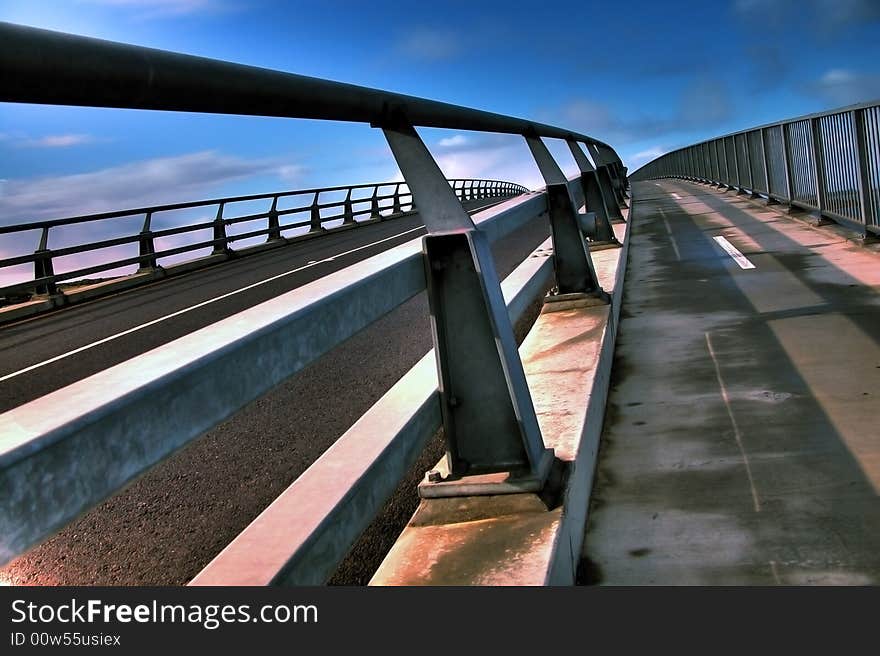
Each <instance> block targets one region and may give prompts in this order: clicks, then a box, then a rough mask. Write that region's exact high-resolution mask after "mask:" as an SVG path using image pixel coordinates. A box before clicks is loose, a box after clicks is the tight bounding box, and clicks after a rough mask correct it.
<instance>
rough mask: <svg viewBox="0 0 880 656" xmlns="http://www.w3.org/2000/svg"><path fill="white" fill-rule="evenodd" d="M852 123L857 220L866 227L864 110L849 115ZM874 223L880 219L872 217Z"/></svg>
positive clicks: (866, 163) (867, 180)
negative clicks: (857, 205)
mask: <svg viewBox="0 0 880 656" xmlns="http://www.w3.org/2000/svg"><path fill="white" fill-rule="evenodd" d="M849 116H850V120H851V121H852V127H853V130H852V136H853V154H854V156H855V158H856V161H855V168H856V191H857V193H858V197H859V210H860V211H859V218H860V219H861V221H862V223H863V224H864V225H865V227H866V234H867V226H868V225H870V224H871V217H870V212H869V208H868V193H869V192H870V189H871V186H870V185H871V182H870V178H869V177H868V148H867V142H866V140H865V124H864V118H865V110H863V109H855V110H853V111H851V112H850V113H849ZM874 219H875V222H877V223H880V217H874Z"/></svg>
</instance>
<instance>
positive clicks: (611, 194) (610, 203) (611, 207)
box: [584, 143, 623, 221]
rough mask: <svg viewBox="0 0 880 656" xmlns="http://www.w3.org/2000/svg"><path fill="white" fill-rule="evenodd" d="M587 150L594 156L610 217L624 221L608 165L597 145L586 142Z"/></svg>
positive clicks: (597, 174)
mask: <svg viewBox="0 0 880 656" xmlns="http://www.w3.org/2000/svg"><path fill="white" fill-rule="evenodd" d="M584 145H585V146H586V148H587V152H589V153H590V155H591V156H592V158H593V162H594V163H595V164H596V167H595V171H596V177H597V178H598V180H599V188H600V189H601V190H602V198H603V199H604V201H605V209H607V210H608V218H609V219H611V220H615V219H617V220H620V221H623V212H621V211H620V208H621V205H620V201H619V200H618V196H617V193H616V192H615V191H614V183H613V182H612V181H611V175H610V174H609V173H608V167H606V166H605V165H604V164H602V158H601V157H600V156H599V154H598V151H597V150H596V147H595V146H593V145H592V144H589V143H585V144H584Z"/></svg>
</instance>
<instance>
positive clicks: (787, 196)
mask: <svg viewBox="0 0 880 656" xmlns="http://www.w3.org/2000/svg"><path fill="white" fill-rule="evenodd" d="M631 177H632V179H634V180H647V179H652V178H665V177H677V178H686V179H693V180H699V181H702V182H709V183H714V184H717V185H721V186H724V187H728V188H730V189H736V190H737V191H739V192H741V193H751V194H753V195H755V196H763V197H766V198H767V199H768V200H769V201H770V202H779V203H785V204H787V205H790V206H792V207H795V208H801V209H804V210H807V211H811V212H815V213H816V214H818V215H820V216H823V217H827V218H829V219H832V220H834V221H836V222H838V223H841V224H843V225H845V226H847V227H848V228H851V229H853V230H855V231H856V232H859V233H860V234H862V235H866V234H867V233H874V234H880V103H878V102H871V103H865V104H861V105H854V106H850V107H844V108H841V109H836V110H833V111H829V112H823V113H821V114H812V115H810V116H802V117H799V118H793V119H789V120H786V121H781V122H779V123H772V124H769V125H763V126H761V127H756V128H752V129H749V130H743V131H741V132H736V133H734V134H729V135H726V136H723V137H718V138H715V139H710V140H708V141H704V142H702V143H698V144H695V145H693V146H688V147H686V148H680V149H678V150H675V151H673V152H670V153H667V154H665V155H662V156H661V157H658V158H657V159H655V160H653V161H651V162H648V163H647V164H645V165H644V166H643V167H641V168H640V169H639V170H638V171H636V172H635V173H633V174H632V176H631Z"/></svg>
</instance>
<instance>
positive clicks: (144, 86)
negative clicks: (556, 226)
mask: <svg viewBox="0 0 880 656" xmlns="http://www.w3.org/2000/svg"><path fill="white" fill-rule="evenodd" d="M0 79H3V80H4V83H3V85H2V87H0V101H2V102H25V103H38V104H45V105H79V106H87V107H120V108H129V109H155V110H167V111H179V112H205V113H212V114H239V115H246V116H276V117H285V118H310V119H323V120H331V121H353V122H359V123H370V124H376V125H379V124H383V123H385V122H387V121H388V120H389V118H390V117H391V116H393V114H394V113H396V112H403V113H405V114H406V117H407V120H409V121H410V122H411V123H412V124H413V125H417V126H423V127H433V128H445V129H451V130H474V131H480V132H499V133H507V134H526V133H531V134H536V135H538V136H542V137H551V138H556V139H572V138H573V139H576V140H578V141H586V142H589V143H595V144H597V145H600V146H606V147H607V144H604V143H603V142H601V141H598V140H596V139H594V138H593V137H589V136H587V135H584V134H579V133H576V132H572V131H571V130H565V129H562V128H558V127H554V126H551V125H545V124H543V123H536V122H534V121H528V120H525V119H521V118H514V117H512V116H504V115H502V114H495V113H492V112H487V111H483V110H477V109H470V108H467V107H460V106H457V105H451V104H449V103H443V102H439V101H436V100H427V99H424V98H417V97H415V96H407V95H404V94H400V93H393V92H390V91H380V90H378V89H370V88H367V87H361V86H356V85H353V84H344V83H341V82H332V81H329V80H322V79H318V78H312V77H306V76H304V75H296V74H293V73H284V72H280V71H274V70H270V69H265V68H258V67H255V66H245V65H243V64H234V63H231V62H224V61H218V60H214V59H207V58H204V57H195V56H192V55H184V54H179V53H173V52H167V51H163V50H156V49H153V48H144V47H139V46H132V45H127V44H122V43H114V42H111V41H104V40H100V39H93V38H87V37H82V36H75V35H70V34H63V33H61V32H53V31H49V30H41V29H37V28H33V27H25V26H21V25H13V24H11V23H0ZM612 152H613V151H612Z"/></svg>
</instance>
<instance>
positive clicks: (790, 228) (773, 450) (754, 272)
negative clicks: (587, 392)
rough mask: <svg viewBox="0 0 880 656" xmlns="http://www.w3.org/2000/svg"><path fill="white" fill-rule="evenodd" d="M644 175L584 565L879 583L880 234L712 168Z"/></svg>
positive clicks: (651, 572)
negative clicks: (856, 237) (807, 220)
mask: <svg viewBox="0 0 880 656" xmlns="http://www.w3.org/2000/svg"><path fill="white" fill-rule="evenodd" d="M633 187H634V205H633V212H634V221H633V226H632V233H631V242H630V255H629V272H628V274H627V278H626V294H625V295H624V300H623V305H622V308H621V319H620V324H619V333H618V337H617V345H616V351H615V362H614V370H613V372H612V379H611V388H610V391H609V399H608V408H607V413H606V419H605V427H604V433H603V437H602V448H601V452H600V459H599V464H598V468H597V479H596V480H597V482H596V484H595V487H594V494H593V503H594V505H593V509H592V511H591V515H590V524H589V527H588V530H587V534H586V541H585V546H584V560H583V562H582V568H581V581H582V582H583V583H602V584H609V585H647V584H659V585H684V584H698V585H780V584H782V585H804V584H858V585H872V584H873V585H876V584H877V583H878V582H880V496H878V492H880V428H878V423H877V409H878V407H880V404H878V396H880V331H878V326H880V251H877V250H876V247H871V246H867V247H862V246H857V245H855V244H853V243H852V242H849V241H847V240H846V239H845V238H844V236H843V235H842V234H841V233H840V232H837V231H835V229H833V227H832V226H825V227H821V228H815V227H811V226H807V225H805V224H803V223H801V222H798V221H796V220H794V219H793V218H791V217H788V216H785V215H784V214H783V213H782V212H780V211H779V210H778V209H774V208H772V207H765V206H762V205H761V204H759V203H757V202H755V201H750V200H747V199H746V198H745V197H743V196H739V197H737V196H734V195H733V194H732V193H724V192H721V191H719V190H717V189H713V188H710V187H707V186H702V185H697V184H692V183H686V182H678V181H673V180H663V181H660V182H656V183H655V182H641V183H636V184H634V185H633ZM872 250H874V252H872Z"/></svg>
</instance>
